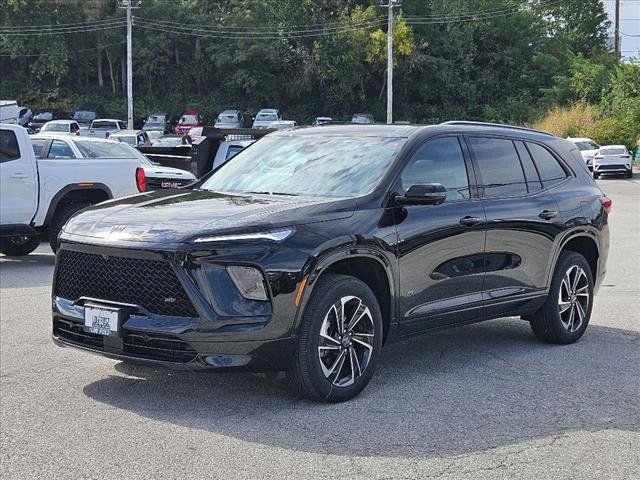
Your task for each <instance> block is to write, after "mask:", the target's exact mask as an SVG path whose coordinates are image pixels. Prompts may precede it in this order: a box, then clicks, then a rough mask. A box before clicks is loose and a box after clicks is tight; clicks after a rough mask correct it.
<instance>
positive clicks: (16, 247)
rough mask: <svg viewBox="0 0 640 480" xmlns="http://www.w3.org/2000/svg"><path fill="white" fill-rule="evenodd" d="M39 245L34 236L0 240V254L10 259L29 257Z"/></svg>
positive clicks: (37, 239)
mask: <svg viewBox="0 0 640 480" xmlns="http://www.w3.org/2000/svg"><path fill="white" fill-rule="evenodd" d="M38 245H40V239H39V238H38V237H34V236H27V235H17V236H15V237H3V238H0V253H4V254H5V255H8V256H10V257H22V256H23V255H29V254H30V253H31V252H33V251H34V250H35V249H36V248H38Z"/></svg>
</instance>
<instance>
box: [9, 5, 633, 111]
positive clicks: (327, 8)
mask: <svg viewBox="0 0 640 480" xmlns="http://www.w3.org/2000/svg"><path fill="white" fill-rule="evenodd" d="M0 4H1V8H0V29H2V28H3V27H5V29H4V30H0V31H2V32H4V33H6V32H14V33H15V32H16V30H15V29H16V28H18V27H20V28H22V29H23V30H24V31H27V32H32V31H31V30H26V29H27V27H28V26H33V25H55V24H65V25H68V24H74V25H76V26H81V25H85V26H86V25H89V23H87V22H95V21H97V20H105V19H111V20H114V21H115V20H117V19H122V18H123V17H124V11H123V10H122V9H119V8H117V5H116V1H115V0H65V1H63V0H59V1H56V0H0ZM385 15H386V10H385V9H382V8H380V7H379V2H378V1H377V0H369V1H367V0H278V1H271V0H220V1H208V0H143V2H142V6H141V8H140V9H138V10H136V12H135V16H136V17H137V19H138V20H137V21H136V25H135V27H134V39H133V43H134V89H135V107H136V114H137V115H144V114H146V113H148V112H149V111H150V110H168V111H170V112H172V113H178V112H180V111H181V110H182V109H184V108H185V107H190V106H198V107H200V108H201V109H202V110H203V111H204V112H205V113H206V114H207V117H208V118H209V119H211V118H212V116H213V115H214V114H216V113H217V112H218V111H220V110H221V109H224V108H240V109H243V110H245V111H247V112H255V111H256V110H257V109H258V108H260V107H263V106H276V107H279V108H281V109H282V111H283V113H284V115H285V117H287V118H292V119H295V120H298V121H299V122H306V121H309V119H310V118H312V117H313V116H315V115H332V116H334V117H337V118H346V117H347V116H349V115H350V114H351V113H353V112H356V111H369V112H372V113H374V115H375V116H376V118H378V119H380V120H382V119H383V118H384V111H385V68H386V45H385V42H386V24H385ZM397 15H398V18H397V22H396V29H395V31H394V39H395V40H396V42H395V51H394V55H395V77H394V88H395V102H394V104H395V118H396V119H398V120H407V121H412V122H422V123H428V122H439V121H444V120H447V119H452V118H464V119H481V120H489V121H501V122H512V123H530V122H533V121H534V120H536V119H538V118H540V117H541V116H542V115H543V114H544V113H545V112H547V111H548V110H550V109H552V108H553V107H555V106H566V105H570V104H572V103H574V102H585V103H589V104H594V105H598V106H599V107H598V108H608V107H607V102H611V101H613V100H611V98H613V97H611V94H612V91H613V89H614V85H613V83H612V82H613V79H614V78H615V76H616V75H618V73H615V72H617V69H623V68H625V67H624V66H622V65H621V64H620V63H619V61H618V60H617V59H616V58H614V57H613V56H612V55H611V54H609V53H608V49H607V28H608V21H607V16H606V14H605V12H604V9H603V6H602V4H601V2H600V1H599V0H404V2H403V5H402V9H401V10H400V11H399V12H397ZM7 29H8V30H7ZM80 30H83V29H81V28H76V29H75V31H74V29H73V28H69V31H71V32H73V33H66V34H63V35H41V34H38V32H36V31H33V33H32V34H29V35H22V36H17V35H9V36H8V35H3V34H2V33H0V55H2V56H0V96H2V97H3V98H4V97H6V98H17V99H19V100H21V101H22V102H23V103H25V104H30V105H33V106H36V107H44V106H59V107H62V108H65V109H68V110H70V109H72V108H74V107H75V106H76V105H78V104H80V103H89V104H91V103H100V104H102V105H103V106H105V107H106V108H107V110H108V111H110V113H111V114H122V113H124V112H125V102H124V100H123V90H126V88H125V89H123V84H124V81H123V80H124V68H123V67H124V65H125V63H124V58H125V57H124V48H125V46H124V41H125V29H124V28H123V27H121V26H120V27H119V28H112V29H103V30H98V31H91V29H90V28H84V31H80ZM45 32H47V30H44V29H43V30H41V32H40V33H45ZM268 32H272V33H273V32H281V33H282V34H281V35H273V34H267V33H268ZM255 37H261V38H255ZM631 68H635V70H634V71H635V73H637V72H638V69H637V65H635V66H633V65H632V66H631ZM630 74H631V75H633V72H630ZM619 87H620V86H619V85H618V86H617V87H615V88H619ZM620 88H622V87H620ZM624 95H626V93H624V92H622V93H620V92H619V95H618V97H616V98H618V100H619V99H620V98H622V97H624ZM607 98H609V100H607ZM611 108H613V106H612V105H611Z"/></svg>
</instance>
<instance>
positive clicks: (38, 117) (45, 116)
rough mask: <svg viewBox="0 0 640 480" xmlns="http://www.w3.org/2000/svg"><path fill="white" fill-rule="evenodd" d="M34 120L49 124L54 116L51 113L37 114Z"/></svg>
mask: <svg viewBox="0 0 640 480" xmlns="http://www.w3.org/2000/svg"><path fill="white" fill-rule="evenodd" d="M33 119H34V120H36V121H40V122H43V121H44V122H47V121H49V120H53V114H52V113H51V112H42V113H37V114H36V115H34V116H33Z"/></svg>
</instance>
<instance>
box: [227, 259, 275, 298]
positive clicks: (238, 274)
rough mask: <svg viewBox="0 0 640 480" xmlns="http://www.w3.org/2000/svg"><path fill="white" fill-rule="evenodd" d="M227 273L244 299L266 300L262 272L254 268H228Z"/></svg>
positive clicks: (238, 266)
mask: <svg viewBox="0 0 640 480" xmlns="http://www.w3.org/2000/svg"><path fill="white" fill-rule="evenodd" d="M227 273H228V274H229V277H231V280H232V281H233V283H234V285H235V286H236V288H237V289H238V291H239V292H240V295H242V296H243V297H244V298H246V299H249V300H267V289H266V288H265V286H264V276H263V275H262V272H261V271H260V270H258V269H257V268H254V267H245V266H240V265H237V266H229V267H227Z"/></svg>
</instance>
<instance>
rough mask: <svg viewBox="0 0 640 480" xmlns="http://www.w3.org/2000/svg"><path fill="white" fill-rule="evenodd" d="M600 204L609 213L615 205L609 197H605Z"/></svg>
mask: <svg viewBox="0 0 640 480" xmlns="http://www.w3.org/2000/svg"><path fill="white" fill-rule="evenodd" d="M600 204H601V205H602V206H603V208H604V210H605V211H606V212H607V213H609V212H610V211H611V205H613V201H612V200H611V199H610V198H609V197H607V196H604V197H602V198H601V199H600Z"/></svg>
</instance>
